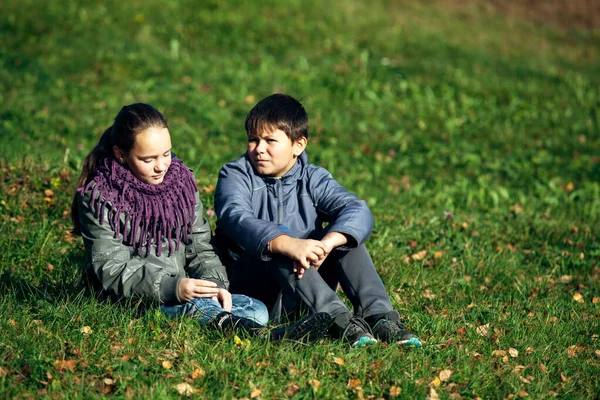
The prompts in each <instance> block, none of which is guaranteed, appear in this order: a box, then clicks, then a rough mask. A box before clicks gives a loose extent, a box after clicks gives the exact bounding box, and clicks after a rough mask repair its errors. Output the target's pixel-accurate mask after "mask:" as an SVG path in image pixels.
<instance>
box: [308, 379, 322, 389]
mask: <svg viewBox="0 0 600 400" xmlns="http://www.w3.org/2000/svg"><path fill="white" fill-rule="evenodd" d="M308 384H309V385H310V386H311V387H312V389H313V390H314V391H315V392H318V391H319V387H320V386H321V382H319V381H318V380H317V379H309V380H308Z"/></svg>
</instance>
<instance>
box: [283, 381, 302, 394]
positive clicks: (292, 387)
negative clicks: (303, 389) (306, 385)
mask: <svg viewBox="0 0 600 400" xmlns="http://www.w3.org/2000/svg"><path fill="white" fill-rule="evenodd" d="M299 391H300V386H298V385H296V384H295V383H293V382H290V383H288V385H287V389H286V390H285V395H286V396H287V397H294V396H295V395H296V393H298V392H299Z"/></svg>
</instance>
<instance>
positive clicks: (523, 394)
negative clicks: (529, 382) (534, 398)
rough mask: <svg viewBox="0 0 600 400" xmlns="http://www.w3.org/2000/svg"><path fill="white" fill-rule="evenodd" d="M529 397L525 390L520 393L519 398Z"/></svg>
mask: <svg viewBox="0 0 600 400" xmlns="http://www.w3.org/2000/svg"><path fill="white" fill-rule="evenodd" d="M527 396H529V393H527V392H526V391H524V390H521V391H520V392H519V397H527Z"/></svg>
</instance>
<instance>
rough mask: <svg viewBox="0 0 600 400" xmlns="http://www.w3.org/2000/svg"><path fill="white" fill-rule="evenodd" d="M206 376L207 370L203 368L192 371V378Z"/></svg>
mask: <svg viewBox="0 0 600 400" xmlns="http://www.w3.org/2000/svg"><path fill="white" fill-rule="evenodd" d="M205 376H206V372H204V370H203V369H202V368H196V369H195V370H194V372H192V379H203V378H204V377H205Z"/></svg>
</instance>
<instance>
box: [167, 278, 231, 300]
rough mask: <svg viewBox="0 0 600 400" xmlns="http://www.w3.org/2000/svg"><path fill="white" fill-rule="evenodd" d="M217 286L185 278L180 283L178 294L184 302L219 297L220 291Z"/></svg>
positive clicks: (200, 280) (201, 280)
mask: <svg viewBox="0 0 600 400" xmlns="http://www.w3.org/2000/svg"><path fill="white" fill-rule="evenodd" d="M220 290H222V289H220V288H218V287H217V284H216V283H214V282H211V281H205V280H203V279H192V278H183V279H181V280H180V281H179V286H178V287H177V293H178V294H179V300H181V301H182V302H188V301H191V300H193V299H195V298H197V297H215V296H216V297H218V295H219V291H220Z"/></svg>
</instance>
